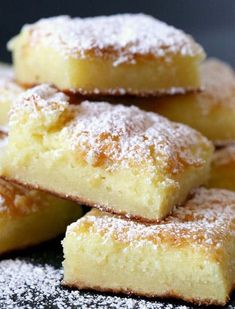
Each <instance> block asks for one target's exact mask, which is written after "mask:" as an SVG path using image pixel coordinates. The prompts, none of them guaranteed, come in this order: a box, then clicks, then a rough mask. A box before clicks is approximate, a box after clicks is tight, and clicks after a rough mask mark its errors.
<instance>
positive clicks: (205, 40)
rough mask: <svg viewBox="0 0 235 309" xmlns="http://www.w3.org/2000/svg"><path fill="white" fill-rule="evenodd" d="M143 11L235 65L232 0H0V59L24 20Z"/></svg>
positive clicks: (6, 55)
mask: <svg viewBox="0 0 235 309" xmlns="http://www.w3.org/2000/svg"><path fill="white" fill-rule="evenodd" d="M123 12H132V13H138V12H145V13H147V14H151V15H153V16H155V17H157V18H159V19H161V20H163V21H166V22H168V23H169V24H172V25H175V26H176V27H178V28H181V29H183V30H185V31H187V32H188V33H191V34H192V35H193V36H195V38H196V39H197V40H198V41H199V42H200V43H201V44H202V45H203V46H204V48H205V50H206V51H207V53H208V55H209V56H216V57H219V58H221V59H223V60H226V61H228V62H230V63H231V64H232V65H233V66H235V1H234V0H223V1H221V0H207V1H205V0H197V1H195V0H177V1H173V0H142V1H140V0H136V1H134V0H129V1H128V0H119V1H110V0H99V1H96V0H87V1H77V0H74V1H71V0H67V1H55V0H53V1H48V0H40V1H32V0H20V1H19V0H10V1H0V60H2V61H3V60H4V61H9V60H10V54H9V53H7V51H6V49H5V45H6V42H7V41H8V40H9V39H10V38H11V37H12V36H14V35H16V34H17V33H18V32H19V30H20V28H21V26H22V25H23V24H25V23H31V22H34V21H36V20H38V19H40V18H42V17H48V16H55V15H61V14H69V15H72V16H95V15H104V14H106V15H108V14H116V13H123Z"/></svg>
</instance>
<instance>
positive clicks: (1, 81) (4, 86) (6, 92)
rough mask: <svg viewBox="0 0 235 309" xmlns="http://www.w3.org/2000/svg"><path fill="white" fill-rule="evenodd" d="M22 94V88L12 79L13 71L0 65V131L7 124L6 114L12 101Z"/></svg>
mask: <svg viewBox="0 0 235 309" xmlns="http://www.w3.org/2000/svg"><path fill="white" fill-rule="evenodd" d="M21 92H23V88H22V87H20V86H19V85H17V84H16V82H15V81H14V79H13V70H12V67H11V66H10V65H7V64H4V63H0V130H2V131H3V130H4V127H5V126H7V123H8V113H9V111H10V108H11V105H12V101H13V100H14V99H16V97H17V95H19V94H20V93H21Z"/></svg>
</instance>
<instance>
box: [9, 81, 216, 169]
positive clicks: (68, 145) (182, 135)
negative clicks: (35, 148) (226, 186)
mask: <svg viewBox="0 0 235 309" xmlns="http://www.w3.org/2000/svg"><path fill="white" fill-rule="evenodd" d="M25 114H27V119H28V120H27V121H26V122H25V119H26V118H25ZM22 115H23V117H24V120H23V123H22V119H21V118H22V117H21V116H22ZM27 123H28V125H30V126H31V128H28V130H31V132H33V130H34V129H33V127H34V126H35V128H36V129H35V130H36V131H37V134H40V128H43V130H47V133H45V134H47V136H48V137H47V141H51V143H52V144H53V145H55V144H56V145H57V146H56V149H57V150H58V149H60V150H65V149H66V151H68V150H69V151H70V152H71V151H72V152H74V153H77V155H76V157H80V158H81V157H82V158H84V160H85V161H86V162H87V163H88V164H91V165H93V166H102V165H105V166H106V167H107V168H109V169H112V168H115V167H117V166H122V167H124V168H125V167H131V166H136V165H139V164H142V167H143V166H147V167H148V168H151V169H152V171H153V173H155V172H156V169H159V170H162V171H167V172H169V173H172V174H177V173H178V172H181V171H182V169H183V170H184V169H185V168H188V167H190V166H198V167H200V166H201V165H203V164H204V163H205V159H208V156H209V157H210V155H211V152H212V145H211V143H210V142H209V141H208V140H207V139H206V138H204V137H203V136H202V135H201V134H200V133H198V132H197V131H195V130H193V129H191V128H189V127H187V126H185V125H182V124H178V123H173V122H171V121H169V120H167V119H166V118H164V117H161V116H159V115H157V114H154V113H148V112H145V111H142V110H140V109H139V108H137V107H134V106H131V107H126V106H123V105H111V104H109V103H106V102H89V101H84V102H82V103H81V104H78V105H71V104H69V98H68V97H67V96H65V95H64V94H63V93H61V92H58V91H57V90H56V89H55V88H53V87H50V86H48V85H40V86H37V87H35V88H32V89H30V90H28V91H26V92H25V93H23V94H22V95H20V96H19V99H18V101H17V102H16V103H15V105H14V106H13V109H12V110H11V117H10V126H12V125H13V126H15V125H16V126H18V125H27ZM52 127H53V130H51V128H52ZM42 134H44V133H42ZM50 137H51V140H50ZM48 143H50V142H48ZM50 145H51V144H49V146H50Z"/></svg>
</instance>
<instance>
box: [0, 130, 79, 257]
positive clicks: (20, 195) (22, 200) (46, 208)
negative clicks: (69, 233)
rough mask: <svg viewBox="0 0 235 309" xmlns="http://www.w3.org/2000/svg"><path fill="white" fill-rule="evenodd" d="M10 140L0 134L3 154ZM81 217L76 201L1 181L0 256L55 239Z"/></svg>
mask: <svg viewBox="0 0 235 309" xmlns="http://www.w3.org/2000/svg"><path fill="white" fill-rule="evenodd" d="M6 139H7V136H6V133H3V132H1V131H0V152H1V149H2V147H3V146H4V145H5V144H6V143H7V140H6ZM81 215H82V210H81V207H80V206H79V205H76V204H75V203H73V202H70V201H65V200H62V199H59V198H56V197H54V196H52V195H50V194H47V193H43V192H39V191H36V190H29V189H26V188H24V187H21V186H19V185H17V184H13V183H10V182H7V181H5V180H2V179H0V255H2V254H4V253H7V252H9V251H13V250H18V249H22V248H25V247H29V246H32V245H36V244H39V243H41V242H43V241H46V240H49V239H52V238H54V237H56V236H58V235H59V234H61V233H64V231H65V229H66V227H67V225H68V224H70V223H71V222H73V221H74V220H77V219H78V218H79V217H80V216H81Z"/></svg>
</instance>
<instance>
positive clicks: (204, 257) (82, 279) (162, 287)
mask: <svg viewBox="0 0 235 309" xmlns="http://www.w3.org/2000/svg"><path fill="white" fill-rule="evenodd" d="M234 223H235V193H233V192H231V191H227V190H219V189H209V190H208V189H204V188H201V189H197V190H196V191H195V192H194V195H193V196H192V197H191V198H190V199H189V200H188V201H187V202H186V203H185V205H184V206H182V207H179V208H177V209H176V210H175V211H174V213H173V214H172V215H171V216H169V217H167V218H166V219H165V220H164V221H161V222H160V223H159V224H144V223H141V222H135V221H131V220H128V219H125V218H122V217H120V216H115V215H111V214H108V213H105V212H100V211H98V210H92V211H91V212H89V213H88V214H86V215H85V216H84V217H83V218H82V219H80V220H78V221H77V222H76V223H73V224H71V225H70V226H69V227H68V229H67V232H66V237H65V239H64V241H63V247H64V258H65V260H64V263H63V266H64V280H63V284H64V285H66V286H69V287H73V288H74V287H76V288H79V289H93V290H97V291H106V292H114V293H126V294H134V295H140V296H146V297H157V296H158V297H174V298H180V299H183V300H186V301H189V302H193V303H197V304H203V305H209V304H217V305H224V304H225V303H226V302H227V301H228V299H229V295H230V294H231V293H232V290H233V288H234V287H235V225H234Z"/></svg>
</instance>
